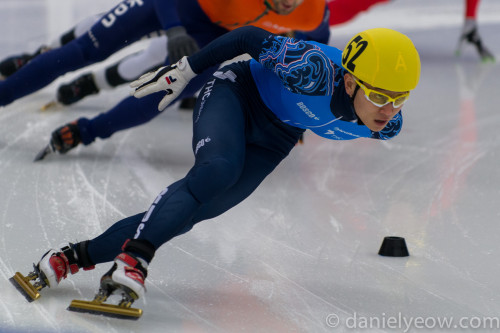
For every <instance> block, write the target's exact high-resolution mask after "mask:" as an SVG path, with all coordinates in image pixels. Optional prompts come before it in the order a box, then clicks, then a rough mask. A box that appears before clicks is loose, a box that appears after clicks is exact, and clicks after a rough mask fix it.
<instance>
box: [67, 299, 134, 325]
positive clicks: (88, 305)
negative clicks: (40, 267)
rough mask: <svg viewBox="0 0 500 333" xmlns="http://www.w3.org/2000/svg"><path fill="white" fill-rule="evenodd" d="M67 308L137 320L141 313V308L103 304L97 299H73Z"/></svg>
mask: <svg viewBox="0 0 500 333" xmlns="http://www.w3.org/2000/svg"><path fill="white" fill-rule="evenodd" d="M68 310H70V311H75V312H85V313H91V314H97V315H104V316H107V317H114V318H120V319H134V320H137V319H139V318H140V317H141V315H142V310H141V309H136V308H130V307H125V306H119V305H113V304H105V303H100V302H97V301H90V302H89V301H80V300H73V301H71V304H70V305H69V307H68Z"/></svg>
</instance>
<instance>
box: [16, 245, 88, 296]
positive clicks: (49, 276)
mask: <svg viewBox="0 0 500 333" xmlns="http://www.w3.org/2000/svg"><path fill="white" fill-rule="evenodd" d="M86 246H87V242H82V243H78V244H71V243H70V244H69V245H68V246H65V247H63V248H61V249H60V250H54V249H50V250H49V251H47V252H46V253H45V254H44V255H43V256H42V259H40V261H39V262H38V264H36V265H35V264H33V271H32V272H30V273H29V274H28V276H26V277H24V276H23V275H22V274H21V273H19V272H18V273H16V275H14V276H13V277H12V278H11V281H12V283H13V284H14V286H15V287H16V288H17V289H18V290H19V291H20V292H21V293H22V294H23V295H24V296H25V297H26V299H27V300H28V301H30V302H31V301H34V300H36V299H38V298H39V297H40V293H39V291H40V290H42V289H43V288H45V287H49V288H54V287H57V286H58V285H59V283H60V282H61V281H62V280H64V279H65V278H66V277H67V276H68V274H69V273H71V274H76V273H77V272H78V271H79V270H80V268H83V269H84V270H90V269H93V268H94V265H93V264H92V263H91V262H90V260H89V259H88V255H87V254H86ZM78 253H79V254H80V255H78Z"/></svg>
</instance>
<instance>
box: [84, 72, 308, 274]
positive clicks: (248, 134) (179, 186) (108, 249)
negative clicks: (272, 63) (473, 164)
mask: <svg viewBox="0 0 500 333" xmlns="http://www.w3.org/2000/svg"><path fill="white" fill-rule="evenodd" d="M227 70H231V71H233V73H235V74H236V75H237V79H236V82H234V83H233V82H231V81H230V80H228V79H220V78H217V79H216V78H212V79H210V80H209V81H208V82H207V84H206V85H205V86H204V87H203V89H202V90H201V94H200V98H199V99H198V101H197V104H196V107H195V110H194V112H193V144H192V148H193V152H194V154H195V163H194V166H193V167H192V168H191V170H189V172H188V173H187V175H186V176H185V177H184V178H183V179H181V180H179V181H177V182H175V183H174V184H172V185H170V186H168V187H167V188H166V189H165V190H164V191H162V193H160V195H158V197H157V198H156V200H155V201H154V203H153V204H152V205H151V207H150V209H149V210H148V211H147V212H143V213H140V214H137V215H134V216H131V217H128V218H125V219H123V220H121V221H119V222H117V223H115V224H114V225H112V226H111V227H110V228H109V229H108V230H106V231H105V232H104V233H103V234H102V235H100V236H98V237H97V238H95V239H93V240H91V241H90V242H89V245H88V252H89V256H90V259H91V260H92V261H93V262H94V263H96V264H98V263H103V262H107V261H110V260H113V259H114V258H115V256H116V255H118V254H119V253H120V251H121V246H122V245H123V243H124V242H125V240H126V239H129V238H138V239H146V240H148V241H149V242H151V243H152V244H153V245H154V246H155V248H156V249H158V248H159V247H160V246H161V245H162V244H164V243H165V242H167V241H169V240H170V239H172V238H173V237H175V236H178V235H180V234H182V233H185V232H187V231H189V230H190V229H191V228H192V227H193V225H195V224H196V223H198V222H200V221H203V220H206V219H210V218H213V217H216V216H218V215H220V214H222V213H224V212H225V211H227V210H228V209H230V208H232V207H234V206H235V205H237V204H238V203H240V202H241V201H242V200H244V199H245V198H247V197H248V196H249V195H250V194H251V193H252V192H253V191H254V190H255V189H256V188H257V187H258V186H259V184H260V183H261V182H262V181H263V180H264V178H265V177H266V176H267V175H268V174H269V173H271V172H272V171H273V170H274V168H275V167H276V166H277V165H278V164H279V163H280V162H281V161H282V160H283V158H285V157H286V156H287V155H288V153H289V152H290V150H291V149H292V148H293V147H294V146H295V144H296V142H297V140H298V138H299V137H300V135H301V134H302V133H303V130H302V129H299V128H296V127H292V126H289V125H286V124H284V123H282V122H281V121H280V120H278V119H277V118H276V117H275V116H274V115H273V114H272V113H271V111H269V110H268V109H267V107H266V106H265V105H264V103H263V102H262V100H261V99H260V98H259V95H258V91H257V88H256V87H255V84H254V83H253V80H252V77H251V74H250V69H249V66H248V63H247V62H245V63H238V64H233V65H230V66H226V67H225V68H224V69H223V70H222V71H223V72H224V71H227Z"/></svg>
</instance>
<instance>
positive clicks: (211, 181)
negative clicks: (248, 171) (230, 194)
mask: <svg viewBox="0 0 500 333" xmlns="http://www.w3.org/2000/svg"><path fill="white" fill-rule="evenodd" d="M241 170H242V167H241V166H238V165H237V163H236V162H234V161H230V160H229V159H227V158H225V157H216V158H213V159H211V160H209V161H205V162H202V163H200V164H198V165H195V167H194V168H193V169H191V171H190V172H189V175H188V188H189V190H190V191H191V193H193V195H194V196H195V197H196V199H197V200H198V201H199V202H202V203H203V202H207V201H209V200H211V199H212V198H214V197H216V196H217V195H219V194H220V193H221V192H223V191H224V190H226V189H228V188H229V187H231V186H232V185H233V184H234V183H236V181H237V180H238V178H239V176H240V174H241Z"/></svg>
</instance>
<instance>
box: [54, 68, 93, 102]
mask: <svg viewBox="0 0 500 333" xmlns="http://www.w3.org/2000/svg"><path fill="white" fill-rule="evenodd" d="M97 93H99V88H97V86H96V84H95V80H94V75H93V74H92V73H88V74H84V75H82V76H80V77H78V78H77V79H75V80H73V81H72V82H70V83H68V84H63V85H62V86H60V87H59V89H58V90H57V101H58V102H59V103H61V104H63V105H70V104H73V103H76V102H78V101H80V100H81V99H83V98H84V97H86V96H89V95H94V94H97Z"/></svg>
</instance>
